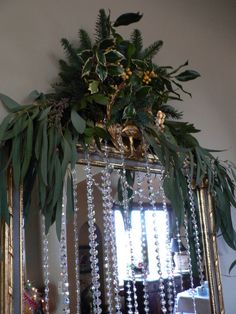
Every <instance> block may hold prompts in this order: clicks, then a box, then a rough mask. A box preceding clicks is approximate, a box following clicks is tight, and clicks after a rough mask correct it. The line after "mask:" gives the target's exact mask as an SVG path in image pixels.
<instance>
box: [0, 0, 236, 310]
mask: <svg viewBox="0 0 236 314" xmlns="http://www.w3.org/2000/svg"><path fill="white" fill-rule="evenodd" d="M101 7H104V8H110V9H111V10H112V16H114V17H116V16H117V15H119V14H120V13H123V12H127V11H140V12H143V13H144V17H143V19H142V21H141V22H140V23H139V25H137V26H138V27H139V28H140V29H141V30H143V34H144V37H145V42H146V43H151V42H152V41H154V40H155V39H163V40H164V42H165V45H164V48H163V49H162V51H161V53H160V54H159V57H158V58H157V62H159V61H160V64H164V63H165V64H173V65H178V64H180V63H181V62H184V61H185V60H186V59H189V61H190V63H191V65H192V67H193V68H195V69H197V70H199V71H200V72H201V74H202V77H201V78H200V79H198V80H197V81H194V82H191V83H189V84H188V86H187V88H188V89H189V90H190V91H191V92H192V94H193V98H192V99H190V98H188V97H185V102H183V103H181V104H179V105H178V106H179V108H181V109H182V110H183V111H184V112H185V115H184V117H185V119H186V120H188V121H192V122H194V123H195V124H196V126H197V127H199V128H200V129H202V130H203V131H202V133H201V134H200V135H199V139H200V141H201V143H202V145H205V146H208V147H211V148H215V149H221V148H225V149H228V151H227V152H224V153H221V155H220V157H221V158H222V159H230V160H232V161H235V159H236V158H235V156H236V154H235V153H236V145H235V140H234V137H235V134H236V132H235V131H236V127H235V123H234V119H235V116H236V109H235V108H236V106H235V99H236V88H235V73H236V61H235V52H236V19H235V13H236V1H235V0H146V1H144V0H135V1H134V0H126V1H123V0H120V1H117V0H100V1H94V0H86V1H85V0H67V1H63V0H41V1H35V0H21V1H17V0H15V1H14V0H1V2H0V92H3V93H5V94H8V95H10V96H12V97H13V98H15V99H17V100H18V101H22V100H24V99H25V97H26V96H27V93H29V92H30V91H31V90H33V89H38V90H39V91H47V90H48V89H49V88H50V83H51V82H53V80H54V79H55V77H56V74H57V71H58V68H57V59H58V57H60V56H62V55H63V51H62V48H61V46H60V38H61V37H67V38H69V39H75V38H76V34H77V30H78V28H79V27H81V26H83V27H84V28H86V29H87V30H89V31H90V32H91V33H93V25H94V21H95V18H96V15H97V12H98V10H99V8H101ZM129 29H132V27H131V28H129ZM124 31H125V30H124ZM0 114H1V115H3V114H4V111H3V110H2V108H1V111H0ZM234 217H235V218H236V215H235V214H234ZM235 220H236V219H235ZM220 254H221V262H222V273H223V274H227V271H228V267H229V265H230V263H231V261H232V260H233V259H235V258H236V254H235V253H234V252H232V251H231V250H230V249H229V248H227V247H226V246H225V245H224V244H223V243H221V244H220ZM232 275H236V270H234V273H232ZM223 284H224V291H225V293H224V295H225V305H226V313H227V314H233V313H235V309H236V298H234V297H233V295H234V293H232V291H235V288H236V279H235V278H234V277H231V278H228V277H223Z"/></svg>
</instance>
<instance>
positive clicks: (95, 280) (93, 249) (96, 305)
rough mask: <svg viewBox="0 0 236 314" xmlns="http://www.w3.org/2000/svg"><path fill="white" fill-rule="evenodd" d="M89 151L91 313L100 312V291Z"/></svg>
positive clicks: (87, 172) (88, 201) (88, 195)
mask: <svg viewBox="0 0 236 314" xmlns="http://www.w3.org/2000/svg"><path fill="white" fill-rule="evenodd" d="M89 158H90V157H89V153H87V156H86V159H87V166H86V167H85V172H86V183H87V204H88V225H89V228H88V230H89V246H90V264H91V275H92V296H93V313H94V314H100V313H102V309H101V303H102V302H101V292H100V282H99V278H100V276H99V266H98V262H99V261H98V250H97V246H98V243H97V240H96V239H97V235H96V226H95V210H94V202H93V200H94V198H93V175H92V169H91V164H90V159H89Z"/></svg>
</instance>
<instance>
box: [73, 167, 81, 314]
mask: <svg viewBox="0 0 236 314" xmlns="http://www.w3.org/2000/svg"><path fill="white" fill-rule="evenodd" d="M71 173H72V180H73V197H74V221H73V227H74V250H75V280H76V314H80V275H79V230H78V211H79V207H78V194H77V174H76V170H75V169H73V170H72V172H71Z"/></svg>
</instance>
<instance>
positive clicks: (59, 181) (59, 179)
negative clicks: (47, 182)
mask: <svg viewBox="0 0 236 314" xmlns="http://www.w3.org/2000/svg"><path fill="white" fill-rule="evenodd" d="M54 158H55V164H54V177H55V182H54V193H53V200H52V207H54V206H55V205H56V204H57V202H58V201H59V198H60V196H61V193H62V187H63V176H62V166H61V163H60V160H59V157H58V154H55V157H54Z"/></svg>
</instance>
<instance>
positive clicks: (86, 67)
mask: <svg viewBox="0 0 236 314" xmlns="http://www.w3.org/2000/svg"><path fill="white" fill-rule="evenodd" d="M92 67H93V59H92V58H91V57H90V58H88V59H87V61H86V62H85V64H84V66H83V69H82V77H84V76H87V75H89V74H90V72H91V70H92Z"/></svg>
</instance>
